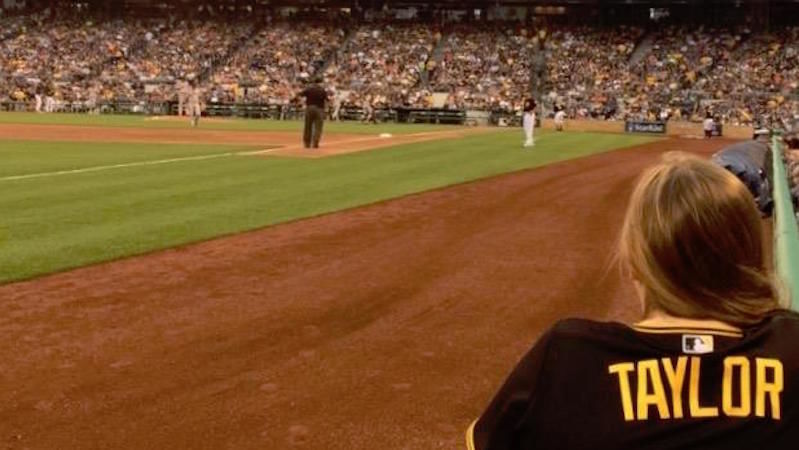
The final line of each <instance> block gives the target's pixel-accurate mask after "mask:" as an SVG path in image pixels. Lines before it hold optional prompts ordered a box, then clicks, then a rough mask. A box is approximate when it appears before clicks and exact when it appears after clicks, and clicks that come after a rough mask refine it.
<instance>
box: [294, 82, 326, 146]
mask: <svg viewBox="0 0 799 450" xmlns="http://www.w3.org/2000/svg"><path fill="white" fill-rule="evenodd" d="M297 97H305V130H304V131H303V133H302V142H303V144H304V145H305V148H318V147H319V140H320V139H321V138H322V127H323V126H324V120H325V106H326V104H327V91H325V89H324V88H323V87H322V86H320V85H319V79H318V78H317V79H314V80H312V81H311V83H310V84H309V85H308V86H306V88H305V89H303V90H302V92H300V93H299V94H297Z"/></svg>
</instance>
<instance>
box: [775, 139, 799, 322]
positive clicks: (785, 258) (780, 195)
mask: <svg viewBox="0 0 799 450" xmlns="http://www.w3.org/2000/svg"><path fill="white" fill-rule="evenodd" d="M771 150H772V152H771V153H772V158H773V167H774V176H773V182H774V188H773V189H774V191H773V197H774V267H775V269H776V271H777V275H778V276H779V277H780V280H781V282H782V284H783V286H784V288H785V290H786V292H785V295H786V301H787V305H785V306H789V307H791V308H792V309H794V310H797V311H799V227H797V218H796V212H795V211H794V209H793V202H792V201H791V192H790V189H789V187H788V176H787V174H786V171H785V165H784V163H783V158H782V135H781V134H780V133H775V134H774V136H772V142H771Z"/></svg>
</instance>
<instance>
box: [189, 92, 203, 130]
mask: <svg viewBox="0 0 799 450" xmlns="http://www.w3.org/2000/svg"><path fill="white" fill-rule="evenodd" d="M201 98H202V91H201V90H200V88H199V87H198V86H197V84H196V82H192V86H191V91H190V92H189V98H188V106H189V111H188V113H189V116H190V117H191V126H193V127H196V126H197V125H198V124H199V123H200V116H201V115H202V113H203V108H202V101H201V100H200V99H201Z"/></svg>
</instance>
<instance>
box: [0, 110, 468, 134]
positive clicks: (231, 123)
mask: <svg viewBox="0 0 799 450" xmlns="http://www.w3.org/2000/svg"><path fill="white" fill-rule="evenodd" d="M0 123H5V124H20V125H23V124H24V125H74V126H99V127H115V128H119V127H122V128H189V120H188V119H186V118H184V119H183V120H180V119H178V118H177V117H168V118H158V117H150V116H141V115H119V116H115V115H106V114H103V115H89V114H37V113H16V112H15V113H9V112H0ZM302 127H303V123H302V122H301V121H299V120H254V119H236V118H224V117H223V118H213V119H210V120H207V119H205V118H204V119H203V120H201V121H200V128H202V129H204V130H230V131H296V132H300V131H301V130H302ZM459 128H461V127H460V126H459V125H428V124H397V123H381V124H369V125H366V124H361V123H358V122H330V121H327V122H325V132H327V133H353V134H380V133H392V134H408V133H421V132H426V131H441V130H448V129H449V130H451V129H459Z"/></svg>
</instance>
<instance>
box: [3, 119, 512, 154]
mask: <svg viewBox="0 0 799 450" xmlns="http://www.w3.org/2000/svg"><path fill="white" fill-rule="evenodd" d="M453 128H454V127H453ZM498 131H501V130H500V129H497V128H495V127H475V128H466V127H462V128H460V127H459V128H454V129H452V130H442V131H428V132H421V133H411V134H392V135H388V136H379V135H377V134H352V133H325V134H324V135H323V139H322V144H321V147H320V148H318V149H312V150H309V149H305V148H303V146H302V134H301V132H298V131H233V130H208V129H203V128H197V129H192V128H164V129H161V128H111V127H96V126H74V125H15V124H0V141H2V140H5V139H8V140H35V141H53V142H55V141H69V142H134V143H142V144H219V145H242V146H252V147H253V148H254V152H258V154H260V155H264V156H269V155H272V156H291V157H298V158H323V157H326V156H331V155H339V154H343V153H352V152H360V151H365V150H372V149H377V148H384V147H390V146H395V145H401V144H411V143H417V142H426V141H432V140H439V139H451V138H458V137H464V136H468V135H472V134H480V133H492V132H498ZM258 147H261V149H260V150H259V149H258Z"/></svg>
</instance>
